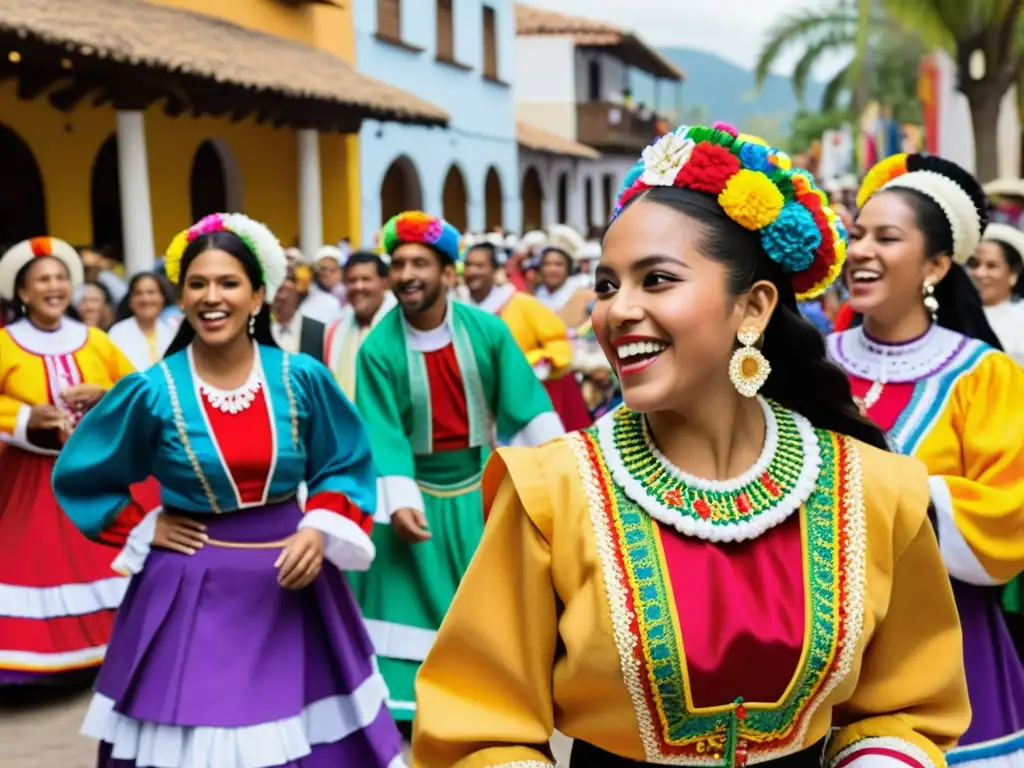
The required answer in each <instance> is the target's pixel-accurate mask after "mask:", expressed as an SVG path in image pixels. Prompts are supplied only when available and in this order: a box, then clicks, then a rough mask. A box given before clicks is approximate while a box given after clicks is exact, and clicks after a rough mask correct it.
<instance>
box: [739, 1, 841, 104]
mask: <svg viewBox="0 0 1024 768" xmlns="http://www.w3.org/2000/svg"><path fill="white" fill-rule="evenodd" d="M855 23H856V16H855V15H854V14H852V13H851V12H850V11H849V10H848V9H846V6H845V4H844V3H839V4H838V5H836V6H835V7H832V8H829V9H827V10H824V11H811V10H804V11H799V12H797V13H792V14H789V15H787V16H785V17H783V18H782V19H780V20H779V21H778V22H776V23H775V24H774V25H772V27H771V28H770V29H769V30H768V33H767V35H766V37H765V43H764V45H763V46H762V48H761V50H760V52H759V53H758V55H757V63H756V64H755V65H754V81H755V83H756V84H757V88H758V89H760V88H762V87H763V86H764V81H765V80H766V79H767V77H768V74H769V72H770V71H771V68H772V67H773V66H774V65H775V64H776V62H778V60H779V57H780V56H781V55H782V54H783V53H785V52H786V51H787V50H789V49H790V48H791V47H794V46H803V45H806V42H807V40H808V39H812V40H813V39H817V38H820V37H821V36H824V35H828V34H831V33H834V32H835V31H836V30H839V29H844V28H848V27H849V26H850V25H852V24H855Z"/></svg>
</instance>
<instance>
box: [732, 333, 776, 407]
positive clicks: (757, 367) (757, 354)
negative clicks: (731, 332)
mask: <svg viewBox="0 0 1024 768" xmlns="http://www.w3.org/2000/svg"><path fill="white" fill-rule="evenodd" d="M736 338H737V339H739V342H740V344H741V345H742V346H741V347H740V348H739V349H737V350H736V351H735V352H733V353H732V359H731V360H730V361H729V380H730V381H732V385H733V386H734V387H736V391H737V392H739V393H740V394H741V395H743V396H744V397H754V396H755V395H756V394H757V393H758V392H759V391H760V389H761V387H763V386H764V383H765V382H766V381H768V374H770V373H771V372H772V366H771V364H770V363H769V362H768V358H767V357H765V356H764V355H762V354H761V350H759V349H758V348H757V347H755V346H754V345H755V344H756V343H757V340H758V339H759V338H761V332H760V331H758V330H757V329H755V328H743V329H741V330H740V332H739V333H738V334H736Z"/></svg>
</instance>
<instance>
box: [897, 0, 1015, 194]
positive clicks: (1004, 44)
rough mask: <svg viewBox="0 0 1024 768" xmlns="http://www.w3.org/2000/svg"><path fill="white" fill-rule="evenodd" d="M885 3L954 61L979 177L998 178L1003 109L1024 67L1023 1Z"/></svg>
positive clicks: (908, 26)
mask: <svg viewBox="0 0 1024 768" xmlns="http://www.w3.org/2000/svg"><path fill="white" fill-rule="evenodd" d="M884 2H885V6H886V11H887V12H888V13H889V14H891V16H892V18H894V19H897V20H898V21H900V22H901V23H902V24H903V26H904V27H905V28H906V29H914V30H917V31H918V33H919V34H920V35H921V36H922V38H923V39H925V40H926V41H927V42H929V43H933V44H936V45H939V46H941V47H942V48H944V49H945V50H946V51H948V52H949V54H950V55H951V56H952V57H953V60H954V61H955V63H956V68H957V75H958V77H957V89H958V90H959V91H960V92H961V93H962V94H963V95H964V96H965V97H966V99H967V103H968V105H969V106H970V110H971V125H972V127H973V129H974V163H975V165H974V167H975V173H976V175H977V176H978V178H979V179H981V180H982V181H991V180H992V179H994V178H996V176H997V175H998V171H999V163H998V160H999V155H998V144H997V134H998V132H997V124H998V121H999V108H1000V106H1001V104H1002V101H1003V97H1004V96H1005V95H1006V92H1007V91H1008V90H1009V89H1010V86H1012V85H1014V84H1016V83H1017V82H1018V80H1020V79H1021V70H1022V67H1024V13H1022V12H1024V0H884ZM1018 95H1019V94H1018Z"/></svg>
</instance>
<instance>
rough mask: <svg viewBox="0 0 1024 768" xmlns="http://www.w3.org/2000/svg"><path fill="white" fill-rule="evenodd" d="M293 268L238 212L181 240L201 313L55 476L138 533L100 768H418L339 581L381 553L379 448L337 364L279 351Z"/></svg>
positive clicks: (79, 518) (101, 713) (93, 533)
mask: <svg viewBox="0 0 1024 768" xmlns="http://www.w3.org/2000/svg"><path fill="white" fill-rule="evenodd" d="M286 269H287V266H286V261H285V257H284V252H283V251H282V249H281V246H280V244H279V243H278V241H277V238H276V237H274V235H273V234H272V233H271V232H270V230H268V229H267V228H266V227H265V226H264V225H262V224H260V223H258V222H255V221H253V220H251V219H249V218H248V217H246V216H244V215H241V214H213V215H211V216H208V217H206V218H204V219H203V220H201V221H200V222H198V223H197V224H195V225H194V226H192V227H190V228H189V229H188V230H186V231H184V232H182V233H181V234H180V235H178V236H177V237H176V238H175V239H174V241H173V242H172V244H171V246H170V247H169V248H168V251H167V274H168V277H170V278H171V279H172V280H173V281H174V282H175V283H176V284H177V285H178V286H179V289H180V290H181V303H182V308H183V310H184V313H185V320H184V322H183V323H182V325H181V328H180V329H179V331H178V334H177V336H176V337H175V339H174V341H173V342H172V343H171V346H170V348H169V349H168V353H167V355H166V356H165V357H164V359H163V360H162V361H161V362H160V364H159V365H156V366H153V367H152V368H150V369H148V370H147V371H145V372H142V373H139V374H135V375H133V376H129V377H127V378H126V379H125V380H124V381H122V382H121V383H120V384H119V385H118V386H116V387H115V388H114V390H113V391H111V393H110V394H109V395H108V396H107V397H106V398H105V399H104V400H103V401H101V402H100V404H99V406H98V407H97V408H95V409H94V410H92V411H91V412H90V413H89V414H88V415H87V416H86V418H85V419H84V420H83V422H82V425H81V427H80V428H79V430H78V431H76V432H75V433H74V434H73V435H72V437H71V439H70V440H69V442H68V446H67V449H66V451H65V453H64V454H63V455H62V457H61V459H60V460H59V461H58V462H57V465H56V467H55V468H54V472H53V487H54V491H55V493H56V495H57V497H58V499H59V500H60V501H61V503H62V505H63V506H64V508H65V509H66V510H67V511H68V515H69V516H70V518H71V520H72V522H73V523H74V524H75V525H76V526H78V528H79V529H80V530H81V531H82V532H83V533H85V534H86V535H87V536H88V537H90V538H93V539H98V540H104V539H106V538H108V537H109V538H111V539H113V536H114V534H115V533H116V532H118V531H125V530H129V531H130V533H128V535H127V540H126V541H125V548H124V549H123V550H122V553H121V555H120V556H119V557H118V562H119V564H121V565H122V566H123V567H124V568H125V569H126V570H128V571H130V572H132V573H134V574H135V576H134V577H133V578H132V582H131V588H130V589H129V590H128V593H127V595H126V597H125V600H124V603H123V604H122V606H121V610H120V611H119V612H118V615H117V623H116V626H115V627H114V632H113V636H112V637H111V641H110V653H109V655H108V659H107V663H106V664H104V666H103V669H102V671H101V673H100V676H99V678H98V680H97V683H96V695H95V696H94V697H93V700H92V704H91V705H90V707H89V711H88V713H87V714H86V720H85V725H84V727H83V732H84V733H85V734H86V735H88V736H91V737H93V738H95V739H97V740H99V741H100V749H99V754H100V757H99V761H98V763H97V766H98V768H135V767H136V766H138V768H152V767H153V766H159V767H160V768H196V766H216V768H320V766H359V768H389V767H390V768H397V766H400V765H401V757H400V750H401V739H400V736H399V734H398V730H397V728H396V727H395V724H394V722H393V721H392V720H391V717H390V715H389V714H388V711H387V707H386V706H385V701H386V699H387V688H386V686H385V684H384V682H383V679H382V678H381V677H380V675H379V674H378V673H377V670H376V665H375V661H374V658H373V647H372V645H371V643H370V639H369V637H368V636H367V634H366V630H365V628H364V626H363V622H362V617H361V615H360V613H359V608H358V606H357V605H356V602H355V600H354V598H353V596H352V592H351V590H350V589H349V586H348V584H347V582H346V580H345V578H344V576H343V575H342V571H345V570H365V569H366V568H368V567H369V566H370V563H371V562H372V560H373V558H374V555H375V549H374V545H373V542H372V541H371V540H370V537H369V531H370V528H371V527H372V525H373V518H372V514H370V513H371V512H372V510H374V509H375V508H376V495H377V494H376V491H377V483H376V473H375V471H374V468H373V461H372V459H371V457H370V445H369V439H368V436H367V434H366V430H365V428H364V426H363V423H362V421H361V420H360V418H359V415H358V414H357V413H356V411H355V408H354V407H353V406H352V404H351V403H350V402H349V401H348V400H347V399H346V398H345V396H344V395H343V394H342V393H341V390H340V389H338V387H337V385H336V384H335V382H334V379H333V377H332V376H331V374H330V372H329V371H328V370H327V368H326V367H325V366H323V365H321V364H320V363H319V362H316V361H315V360H313V359H312V358H310V357H309V356H308V355H301V354H296V355H292V354H289V353H287V352H284V351H283V350H281V349H279V348H278V347H277V345H276V344H275V342H274V339H273V337H272V335H271V330H270V309H269V307H270V304H272V303H273V300H274V296H275V294H276V292H277V290H278V289H279V288H280V287H281V284H282V283H283V282H284V279H285V275H286ZM151 471H152V472H155V473H156V475H157V477H158V478H159V479H160V481H161V484H162V486H163V488H162V491H163V501H164V506H163V509H162V510H160V511H159V512H157V513H153V514H150V515H147V516H145V518H143V519H142V520H141V521H140V520H139V519H138V517H137V516H136V515H135V514H134V512H133V510H132V505H131V504H130V503H129V499H128V497H127V494H126V489H127V488H128V485H129V484H130V483H132V482H134V481H135V480H137V479H138V478H140V477H145V476H146V475H147V474H149V473H150V472H151ZM303 484H304V485H305V487H306V489H307V498H306V503H305V507H304V508H303V507H302V506H300V504H299V502H298V499H297V495H298V489H299V487H300V486H301V485H303ZM122 540H124V539H123V538H122Z"/></svg>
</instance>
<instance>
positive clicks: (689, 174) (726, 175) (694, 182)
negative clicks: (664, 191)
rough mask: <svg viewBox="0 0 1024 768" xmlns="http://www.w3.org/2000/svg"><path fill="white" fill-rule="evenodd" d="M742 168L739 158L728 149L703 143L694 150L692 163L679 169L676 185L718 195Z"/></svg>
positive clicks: (707, 142)
mask: <svg viewBox="0 0 1024 768" xmlns="http://www.w3.org/2000/svg"><path fill="white" fill-rule="evenodd" d="M741 167H742V166H741V165H740V160H739V158H738V157H736V155H734V154H733V153H732V152H730V151H729V150H728V149H726V148H725V147H720V146H718V145H717V144H712V143H711V142H710V141H702V142H701V143H700V144H698V145H697V146H696V147H694V148H693V154H692V155H690V161H689V162H688V163H687V164H686V165H684V166H683V167H682V168H680V169H679V174H678V175H677V176H676V184H675V185H676V186H677V187H686V188H687V189H693V190H696V191H698V192H707V193H708V194H709V195H718V194H721V192H722V190H723V189H725V184H726V182H727V181H729V179H731V178H732V177H733V176H735V175H736V173H737V172H738V171H739V170H740V168H741Z"/></svg>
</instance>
